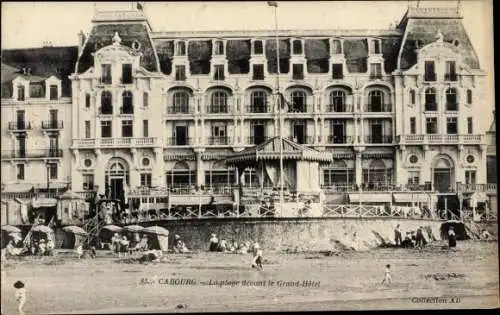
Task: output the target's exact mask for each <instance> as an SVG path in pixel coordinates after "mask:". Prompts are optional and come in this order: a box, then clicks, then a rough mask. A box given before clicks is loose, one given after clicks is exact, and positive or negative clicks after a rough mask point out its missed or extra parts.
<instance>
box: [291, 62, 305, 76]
mask: <svg viewBox="0 0 500 315" xmlns="http://www.w3.org/2000/svg"><path fill="white" fill-rule="evenodd" d="M292 78H293V79H294V80H304V65H302V64H294V65H293V66H292Z"/></svg>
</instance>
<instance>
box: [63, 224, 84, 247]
mask: <svg viewBox="0 0 500 315" xmlns="http://www.w3.org/2000/svg"><path fill="white" fill-rule="evenodd" d="M63 231H64V232H65V233H64V239H63V243H62V246H61V247H62V248H67V249H70V248H71V249H73V248H76V246H77V245H78V244H80V243H81V242H83V241H84V239H85V237H86V236H87V232H85V230H84V229H82V228H81V227H79V226H65V227H63Z"/></svg>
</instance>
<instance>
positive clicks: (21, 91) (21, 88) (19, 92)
mask: <svg viewBox="0 0 500 315" xmlns="http://www.w3.org/2000/svg"><path fill="white" fill-rule="evenodd" d="M17 100H18V101H24V86H22V85H18V86H17Z"/></svg>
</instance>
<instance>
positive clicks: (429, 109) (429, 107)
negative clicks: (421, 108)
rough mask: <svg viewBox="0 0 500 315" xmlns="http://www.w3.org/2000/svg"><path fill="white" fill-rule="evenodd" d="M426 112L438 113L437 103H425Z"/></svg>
mask: <svg viewBox="0 0 500 315" xmlns="http://www.w3.org/2000/svg"><path fill="white" fill-rule="evenodd" d="M425 111H426V112H435V111H437V104H436V103H425Z"/></svg>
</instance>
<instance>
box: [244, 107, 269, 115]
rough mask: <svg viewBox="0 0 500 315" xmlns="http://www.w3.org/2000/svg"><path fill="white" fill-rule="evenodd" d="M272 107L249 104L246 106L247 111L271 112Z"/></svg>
mask: <svg viewBox="0 0 500 315" xmlns="http://www.w3.org/2000/svg"><path fill="white" fill-rule="evenodd" d="M270 109H271V108H270V107H269V106H267V105H248V106H247V107H246V110H247V113H269V112H270Z"/></svg>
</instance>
